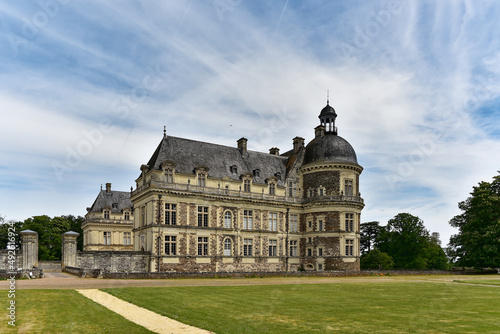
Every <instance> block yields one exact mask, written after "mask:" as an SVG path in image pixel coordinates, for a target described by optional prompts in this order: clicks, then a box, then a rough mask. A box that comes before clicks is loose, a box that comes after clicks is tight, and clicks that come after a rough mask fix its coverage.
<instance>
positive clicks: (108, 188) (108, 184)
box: [106, 183, 111, 194]
mask: <svg viewBox="0 0 500 334" xmlns="http://www.w3.org/2000/svg"><path fill="white" fill-rule="evenodd" d="M106 193H107V194H109V193H111V183H106Z"/></svg>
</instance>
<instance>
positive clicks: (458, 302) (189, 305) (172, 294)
mask: <svg viewBox="0 0 500 334" xmlns="http://www.w3.org/2000/svg"><path fill="white" fill-rule="evenodd" d="M103 291H106V292H108V293H111V294H112V295H114V296H116V297H119V298H121V299H124V300H127V301H129V302H132V303H134V304H136V305H139V306H142V307H144V308H147V309H149V310H152V311H154V312H156V313H159V314H162V315H165V316H168V317H170V318H173V319H177V320H179V321H181V322H184V323H188V324H190V325H194V326H197V327H202V328H205V329H209V330H211V331H214V332H216V333H334V332H339V333H370V332H371V333H407V332H412V333H498V332H500V289H499V288H494V287H491V288H490V287H483V286H471V285H460V284H445V283H427V282H419V283H415V282H375V283H340V284H311V285H309V284H307V285H279V286H226V287H224V286H218V287H213V286H212V287H175V288H118V289H103Z"/></svg>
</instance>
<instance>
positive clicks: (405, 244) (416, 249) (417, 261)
mask: <svg viewBox="0 0 500 334" xmlns="http://www.w3.org/2000/svg"><path fill="white" fill-rule="evenodd" d="M439 243H440V241H439V234H433V235H432V236H431V235H430V234H429V231H428V230H427V229H426V228H425V226H424V222H423V221H422V220H421V219H420V218H418V217H416V216H413V215H411V214H409V213H400V214H397V215H396V216H395V217H394V218H392V219H391V220H389V222H388V223H387V226H385V227H383V228H382V229H381V231H380V234H379V237H378V238H377V240H376V246H377V248H378V249H379V250H380V251H382V252H386V253H387V254H389V255H390V256H391V257H392V258H393V260H394V267H395V268H402V269H447V268H448V258H447V257H446V254H445V253H444V251H443V249H442V248H441V246H440V245H439Z"/></svg>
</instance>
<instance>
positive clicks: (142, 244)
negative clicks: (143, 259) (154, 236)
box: [140, 235, 146, 252]
mask: <svg viewBox="0 0 500 334" xmlns="http://www.w3.org/2000/svg"><path fill="white" fill-rule="evenodd" d="M140 240H141V241H140V243H141V252H144V247H145V246H146V243H145V237H144V235H141V239H140Z"/></svg>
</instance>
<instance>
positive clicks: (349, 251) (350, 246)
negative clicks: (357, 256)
mask: <svg viewBox="0 0 500 334" xmlns="http://www.w3.org/2000/svg"><path fill="white" fill-rule="evenodd" d="M345 255H346V256H353V255H354V240H346V241H345Z"/></svg>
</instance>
